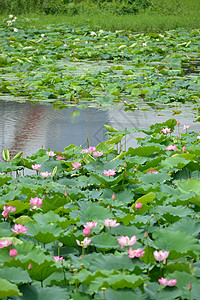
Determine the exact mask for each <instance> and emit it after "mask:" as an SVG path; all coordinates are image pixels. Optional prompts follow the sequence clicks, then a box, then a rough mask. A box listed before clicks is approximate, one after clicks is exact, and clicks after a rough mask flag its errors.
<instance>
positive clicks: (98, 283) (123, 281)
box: [89, 274, 147, 294]
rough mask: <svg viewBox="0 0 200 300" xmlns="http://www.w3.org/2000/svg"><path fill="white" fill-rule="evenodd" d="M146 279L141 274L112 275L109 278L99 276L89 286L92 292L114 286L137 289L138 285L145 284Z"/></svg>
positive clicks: (115, 288)
mask: <svg viewBox="0 0 200 300" xmlns="http://www.w3.org/2000/svg"><path fill="white" fill-rule="evenodd" d="M146 280H147V278H146V279H143V278H142V277H140V276H136V275H134V274H133V275H124V274H120V275H110V276H109V278H97V279H95V280H94V281H93V282H92V283H91V284H90V287H89V291H90V293H91V294H92V293H95V292H97V291H98V290H100V289H101V288H102V287H105V288H108V287H112V288H113V289H114V290H117V289H123V288H131V289H135V288H136V287H138V286H140V285H141V284H143V283H144V282H145V281H146Z"/></svg>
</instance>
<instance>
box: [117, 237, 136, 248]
mask: <svg viewBox="0 0 200 300" xmlns="http://www.w3.org/2000/svg"><path fill="white" fill-rule="evenodd" d="M136 241H137V237H136V236H135V235H133V236H132V237H131V238H130V239H129V237H128V236H121V237H120V238H118V239H117V242H118V243H119V244H120V245H121V249H122V248H123V247H124V246H125V247H127V246H133V245H134V244H135V243H136Z"/></svg>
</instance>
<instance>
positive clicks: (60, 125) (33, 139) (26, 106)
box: [0, 100, 199, 156]
mask: <svg viewBox="0 0 200 300" xmlns="http://www.w3.org/2000/svg"><path fill="white" fill-rule="evenodd" d="M73 116H74V117H73ZM171 117H174V118H176V119H177V120H179V121H180V122H181V130H182V127H183V125H184V124H190V125H191V130H195V131H196V132H199V123H193V121H194V119H195V117H194V115H193V114H192V110H191V109H189V110H188V109H185V113H181V114H180V115H176V116H172V112H170V111H166V110H165V111H163V110H162V111H161V112H158V111H157V112H156V111H154V110H147V111H139V110H135V111H134V112H133V111H128V112H124V110H123V109H122V108H116V109H112V110H106V111H103V110H98V109H95V108H86V109H84V110H78V109H76V108H74V107H70V108H68V109H62V110H58V109H53V108H52V106H51V105H45V104H34V105H33V104H31V103H29V102H23V103H21V102H14V101H4V100H0V153H2V151H3V150H7V149H8V150H9V151H10V152H11V153H13V154H16V153H18V152H19V151H24V156H27V155H30V154H32V153H34V152H36V151H37V150H39V149H40V148H41V146H43V147H44V148H45V149H48V148H50V149H52V150H55V151H63V150H64V147H66V146H68V145H69V144H75V145H78V146H79V145H82V146H83V147H87V143H86V137H87V136H88V139H89V142H90V145H91V146H95V145H97V144H98V143H100V142H101V141H105V140H106V139H107V137H106V136H105V135H104V133H105V132H106V129H105V128H104V124H108V125H111V126H114V127H115V128H117V129H118V130H124V129H125V128H127V129H131V128H149V126H150V125H151V124H154V123H157V122H164V121H165V120H167V119H169V118H171ZM182 132H183V131H182ZM139 135H141V133H135V134H134V135H132V136H127V147H129V146H132V147H135V146H136V144H137V143H136V140H135V139H134V137H138V136H139Z"/></svg>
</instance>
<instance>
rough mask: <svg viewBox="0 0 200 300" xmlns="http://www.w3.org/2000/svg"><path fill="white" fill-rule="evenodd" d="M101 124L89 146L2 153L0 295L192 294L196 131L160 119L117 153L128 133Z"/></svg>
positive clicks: (199, 224) (196, 263)
mask: <svg viewBox="0 0 200 300" xmlns="http://www.w3.org/2000/svg"><path fill="white" fill-rule="evenodd" d="M177 124H178V125H177ZM105 127H106V129H107V130H108V132H107V133H108V134H109V136H110V137H109V138H108V140H107V141H106V142H105V143H103V142H102V143H100V144H99V145H97V146H96V148H94V147H89V148H88V149H82V148H81V147H78V146H76V145H69V146H67V147H66V148H65V149H64V151H63V152H62V153H56V152H53V151H50V149H48V150H45V149H40V150H39V151H38V152H37V153H35V154H33V155H31V156H29V157H26V158H23V157H22V153H19V154H18V155H17V156H16V157H14V158H12V157H10V154H9V152H8V151H3V158H4V160H5V162H2V163H0V171H1V175H0V186H1V189H0V200H1V206H0V209H1V211H2V215H1V218H0V228H1V230H0V234H1V237H0V248H1V249H0V299H3V298H6V297H8V298H7V299H24V300H25V299H27V300H30V299H31V300H32V299H43V300H44V299H48V300H55V298H58V299H59V300H66V299H75V300H76V299H106V300H110V299H112V300H114V299H120V300H121V299H124V297H128V298H129V299H136V300H137V299H138V300H142V299H154V300H155V299H166V300H168V299H198V298H199V293H200V286H199V279H200V260H199V258H200V245H199V231H200V215H199V212H200V197H199V195H200V180H199V172H200V167H199V160H200V142H199V141H200V136H198V135H197V133H195V132H193V131H190V128H189V127H190V126H189V125H184V126H183V124H180V123H179V122H177V121H176V120H174V119H170V120H168V121H166V122H165V123H162V124H154V125H152V126H151V127H150V129H149V130H142V129H141V131H142V132H144V133H145V134H146V137H145V138H137V140H138V143H139V145H138V146H139V147H138V148H135V149H133V148H129V149H128V150H126V149H121V150H120V151H119V152H118V151H117V150H115V146H116V145H117V144H118V143H121V145H122V143H123V139H124V137H125V135H126V134H131V133H132V132H134V131H135V130H129V131H126V132H124V131H121V132H118V131H116V129H115V128H113V127H110V126H107V125H105ZM120 148H122V147H120ZM170 149H171V150H170ZM33 169H34V170H35V171H33ZM27 170H32V175H26V173H27ZM30 172H31V171H29V174H30ZM15 174H16V176H15ZM22 294H23V296H22Z"/></svg>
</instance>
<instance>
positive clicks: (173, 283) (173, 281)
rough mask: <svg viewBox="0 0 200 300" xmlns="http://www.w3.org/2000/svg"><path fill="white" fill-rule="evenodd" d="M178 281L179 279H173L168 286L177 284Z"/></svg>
mask: <svg viewBox="0 0 200 300" xmlns="http://www.w3.org/2000/svg"><path fill="white" fill-rule="evenodd" d="M176 283H177V279H171V280H169V281H168V286H175V285H176Z"/></svg>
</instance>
